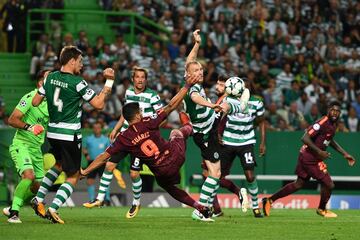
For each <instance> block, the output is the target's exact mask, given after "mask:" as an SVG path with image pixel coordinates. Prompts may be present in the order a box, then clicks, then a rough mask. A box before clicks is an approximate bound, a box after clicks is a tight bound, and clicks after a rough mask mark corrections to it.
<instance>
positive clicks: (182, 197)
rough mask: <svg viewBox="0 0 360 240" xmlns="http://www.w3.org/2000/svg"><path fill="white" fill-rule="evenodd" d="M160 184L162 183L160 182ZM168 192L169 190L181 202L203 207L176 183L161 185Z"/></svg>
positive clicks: (190, 205) (194, 206)
mask: <svg viewBox="0 0 360 240" xmlns="http://www.w3.org/2000/svg"><path fill="white" fill-rule="evenodd" d="M159 185H160V184H159ZM160 187H162V188H163V189H165V191H166V192H168V193H169V194H170V195H171V196H172V197H173V198H174V199H176V200H178V201H179V202H181V203H183V204H186V205H188V206H189V207H193V208H196V209H197V208H198V207H201V205H200V204H199V203H197V202H196V201H195V200H194V199H193V198H192V197H190V196H189V194H187V193H186V192H185V191H184V190H182V189H180V188H178V187H177V186H175V185H160Z"/></svg>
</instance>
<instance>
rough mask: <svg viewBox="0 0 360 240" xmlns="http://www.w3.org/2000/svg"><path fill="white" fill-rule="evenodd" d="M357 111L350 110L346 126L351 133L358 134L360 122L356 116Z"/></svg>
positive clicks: (351, 108)
mask: <svg viewBox="0 0 360 240" xmlns="http://www.w3.org/2000/svg"><path fill="white" fill-rule="evenodd" d="M356 114H357V113H356V110H355V108H353V107H350V108H349V114H348V116H347V117H346V118H345V125H346V127H347V128H348V129H349V131H350V132H358V131H360V120H359V118H358V116H357V115H356Z"/></svg>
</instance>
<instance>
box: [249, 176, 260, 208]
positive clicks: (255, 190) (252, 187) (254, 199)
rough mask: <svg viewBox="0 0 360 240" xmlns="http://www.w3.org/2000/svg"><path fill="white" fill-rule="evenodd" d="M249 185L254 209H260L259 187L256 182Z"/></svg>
mask: <svg viewBox="0 0 360 240" xmlns="http://www.w3.org/2000/svg"><path fill="white" fill-rule="evenodd" d="M247 184H248V189H249V193H250V195H251V201H252V208H253V209H255V208H259V203H258V191H259V188H258V185H257V181H256V180H254V181H253V182H251V183H250V182H247Z"/></svg>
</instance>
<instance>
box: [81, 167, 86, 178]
mask: <svg viewBox="0 0 360 240" xmlns="http://www.w3.org/2000/svg"><path fill="white" fill-rule="evenodd" d="M86 175H87V173H86V170H84V169H82V168H80V179H83V178H84V177H86Z"/></svg>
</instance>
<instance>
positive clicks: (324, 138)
mask: <svg viewBox="0 0 360 240" xmlns="http://www.w3.org/2000/svg"><path fill="white" fill-rule="evenodd" d="M340 113H341V105H340V103H339V102H337V101H334V102H331V103H330V105H329V109H328V113H327V115H326V116H324V117H322V118H321V119H320V120H318V121H316V122H315V123H314V124H313V125H311V126H310V127H308V129H307V130H306V131H305V134H304V135H303V137H302V138H301V140H302V141H303V143H304V145H303V146H302V147H301V148H300V153H299V157H298V163H297V166H296V170H295V173H296V175H297V179H296V181H294V182H292V183H288V184H286V185H285V186H284V187H283V188H282V189H280V190H279V191H278V192H276V193H275V194H273V195H271V196H270V197H269V198H263V199H262V203H263V211H264V215H265V216H270V209H271V204H272V203H273V202H274V201H276V200H277V199H279V198H283V197H286V196H288V195H290V194H292V193H294V192H296V191H298V190H299V189H301V188H302V187H303V186H304V184H305V182H307V181H309V180H310V178H313V179H316V180H317V181H319V182H320V183H321V191H320V203H319V207H318V209H317V210H316V213H317V214H318V215H320V216H322V217H326V218H335V217H337V215H336V213H334V212H332V211H330V210H327V209H326V204H327V202H328V201H329V199H330V196H331V191H332V189H333V188H334V186H335V185H334V183H333V181H332V180H331V177H330V174H329V172H328V171H327V166H326V164H325V163H324V161H325V160H326V159H327V158H329V157H330V153H329V152H327V151H326V148H327V147H328V146H329V145H330V146H331V147H332V148H334V149H335V150H336V151H337V152H339V153H341V154H342V155H343V156H344V158H345V159H346V160H347V161H348V164H349V165H350V166H353V165H354V164H355V158H354V157H353V156H351V155H350V154H349V153H347V152H346V151H345V150H344V149H343V148H342V147H341V146H340V145H339V144H338V143H337V142H336V141H335V140H334V136H335V132H336V128H337V123H338V121H339V116H340Z"/></svg>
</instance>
